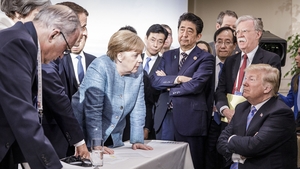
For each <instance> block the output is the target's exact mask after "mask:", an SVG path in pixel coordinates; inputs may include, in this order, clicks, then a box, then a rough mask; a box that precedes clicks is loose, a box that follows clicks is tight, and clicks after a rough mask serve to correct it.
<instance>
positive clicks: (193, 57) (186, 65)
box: [178, 47, 200, 74]
mask: <svg viewBox="0 0 300 169" xmlns="http://www.w3.org/2000/svg"><path fill="white" fill-rule="evenodd" d="M197 49H198V48H197V47H195V48H194V49H193V50H192V51H191V53H190V54H189V56H188V57H187V59H186V60H185V61H184V63H183V65H182V67H181V69H180V70H179V72H178V74H183V72H184V71H185V70H186V69H187V68H189V67H190V65H191V64H193V63H194V62H195V61H196V60H197V59H199V58H198V56H199V52H200V50H199V51H197Z"/></svg>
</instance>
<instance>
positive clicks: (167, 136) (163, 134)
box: [156, 109, 175, 141]
mask: <svg viewBox="0 0 300 169" xmlns="http://www.w3.org/2000/svg"><path fill="white" fill-rule="evenodd" d="M174 130H175V129H174V123H173V109H168V110H167V113H166V116H165V118H164V120H163V122H162V125H161V127H160V129H159V130H158V131H157V132H156V139H157V140H172V141H174V139H175V134H174Z"/></svg>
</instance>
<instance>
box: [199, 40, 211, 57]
mask: <svg viewBox="0 0 300 169" xmlns="http://www.w3.org/2000/svg"><path fill="white" fill-rule="evenodd" d="M200 43H201V44H204V45H205V46H206V47H207V50H208V51H207V52H208V53H210V54H212V50H211V47H210V46H209V44H208V43H207V42H206V41H203V40H199V41H198V42H197V43H196V45H198V44H200Z"/></svg>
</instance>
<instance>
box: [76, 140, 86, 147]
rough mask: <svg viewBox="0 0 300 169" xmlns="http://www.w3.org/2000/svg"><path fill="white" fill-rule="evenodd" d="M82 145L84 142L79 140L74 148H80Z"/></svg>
mask: <svg viewBox="0 0 300 169" xmlns="http://www.w3.org/2000/svg"><path fill="white" fill-rule="evenodd" d="M83 144H85V141H84V140H81V141H80V142H78V143H76V144H74V146H75V147H78V146H81V145H83Z"/></svg>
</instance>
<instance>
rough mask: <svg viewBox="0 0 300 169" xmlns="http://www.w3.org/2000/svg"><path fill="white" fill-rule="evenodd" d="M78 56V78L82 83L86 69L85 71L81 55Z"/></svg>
mask: <svg viewBox="0 0 300 169" xmlns="http://www.w3.org/2000/svg"><path fill="white" fill-rule="evenodd" d="M76 58H77V59H78V63H77V74H78V80H79V83H80V84H81V82H82V79H83V77H84V71H83V66H82V62H81V56H80V55H78V56H76Z"/></svg>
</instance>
